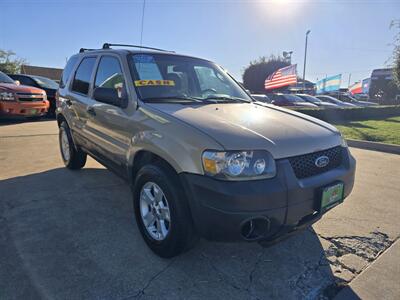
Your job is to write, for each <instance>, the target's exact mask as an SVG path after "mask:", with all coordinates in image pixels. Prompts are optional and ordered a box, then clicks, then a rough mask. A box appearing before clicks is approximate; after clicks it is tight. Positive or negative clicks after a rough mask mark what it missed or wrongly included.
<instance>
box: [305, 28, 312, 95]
mask: <svg viewBox="0 0 400 300" xmlns="http://www.w3.org/2000/svg"><path fill="white" fill-rule="evenodd" d="M310 32H311V30H307V32H306V46H305V50H304V68H303V93H304V91H305V90H306V64H307V43H308V35H309V34H310Z"/></svg>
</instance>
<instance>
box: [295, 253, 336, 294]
mask: <svg viewBox="0 0 400 300" xmlns="http://www.w3.org/2000/svg"><path fill="white" fill-rule="evenodd" d="M328 265H329V262H328V261H327V259H326V257H325V253H324V252H322V253H321V255H320V258H319V259H318V261H317V263H315V262H311V261H306V262H305V266H304V271H303V272H302V273H300V274H299V275H297V276H295V278H294V279H291V280H289V285H290V286H291V288H293V289H294V291H295V293H296V294H297V295H299V298H302V299H316V298H321V297H319V295H321V294H322V291H323V290H324V289H325V288H326V287H327V286H329V285H330V284H331V282H330V281H329V279H328V278H326V277H325V276H321V275H323V274H318V273H320V272H321V270H320V269H321V267H326V266H328ZM316 275H318V277H319V278H320V279H321V280H319V281H318V282H319V283H320V285H318V286H315V282H314V281H313V280H312V279H314V278H315V276H316ZM324 280H325V281H324Z"/></svg>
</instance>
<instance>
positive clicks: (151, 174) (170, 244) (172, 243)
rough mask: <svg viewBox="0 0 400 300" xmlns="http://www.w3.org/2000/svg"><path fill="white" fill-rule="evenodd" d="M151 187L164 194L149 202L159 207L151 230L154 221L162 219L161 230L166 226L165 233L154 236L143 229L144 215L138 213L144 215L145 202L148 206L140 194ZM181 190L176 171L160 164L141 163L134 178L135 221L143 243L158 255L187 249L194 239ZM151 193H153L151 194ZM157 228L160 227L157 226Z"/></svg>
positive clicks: (156, 224) (167, 256)
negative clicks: (158, 212)
mask: <svg viewBox="0 0 400 300" xmlns="http://www.w3.org/2000/svg"><path fill="white" fill-rule="evenodd" d="M153 184H154V185H153ZM151 188H153V189H158V188H159V189H160V190H161V192H162V194H163V196H164V197H163V198H159V200H160V199H161V200H160V201H159V202H158V203H157V201H156V200H155V199H156V197H157V196H155V197H154V200H155V201H153V202H152V203H153V205H158V206H159V209H160V210H161V209H163V211H161V213H160V215H159V216H158V218H159V219H158V220H157V219H156V220H155V222H154V229H155V231H157V230H156V229H157V228H159V227H158V225H160V223H158V221H159V222H162V221H164V229H167V233H166V234H164V235H161V236H158V238H157V237H155V235H157V234H154V233H152V231H151V230H150V231H149V230H148V228H146V225H145V223H144V217H142V215H146V214H145V213H144V211H146V205H147V206H148V204H147V201H143V199H144V198H146V197H144V198H143V197H142V194H145V193H146V190H147V191H150V192H151ZM182 190H183V189H182V187H181V183H180V181H179V178H178V176H177V174H176V173H175V172H174V171H172V170H170V168H168V167H166V166H164V165H163V164H150V165H145V166H143V167H142V168H141V169H140V170H139V172H138V174H137V176H136V178H135V183H134V186H133V206H134V210H135V216H136V223H137V225H138V227H139V230H140V233H141V234H142V237H143V239H144V240H145V242H146V244H147V245H148V246H149V248H150V249H151V250H152V251H153V252H154V253H155V254H157V255H158V256H160V257H164V258H171V257H174V256H177V255H179V254H181V253H183V252H185V251H187V250H189V249H190V248H191V247H192V246H193V245H194V244H195V242H196V240H197V235H196V233H195V231H194V226H193V222H192V218H191V215H190V210H189V207H188V204H187V202H186V199H185V197H184V193H183V192H182ZM153 192H154V191H153ZM153 194H154V195H155V193H153ZM157 195H158V194H157ZM141 202H142V204H141ZM165 204H166V205H165ZM166 207H168V211H169V221H168V218H166V217H165V213H163V212H164V211H167V210H166ZM155 211H156V209H155ZM149 212H150V210H149ZM156 213H157V212H155V214H156ZM163 215H164V216H163ZM156 218H157V217H156ZM149 223H150V222H149ZM150 227H153V226H150ZM160 227H162V226H161V225H160ZM161 231H162V230H161Z"/></svg>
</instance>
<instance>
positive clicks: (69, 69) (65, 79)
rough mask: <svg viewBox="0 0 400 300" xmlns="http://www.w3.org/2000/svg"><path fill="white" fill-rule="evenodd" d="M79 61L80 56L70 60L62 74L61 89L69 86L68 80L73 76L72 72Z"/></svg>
mask: <svg viewBox="0 0 400 300" xmlns="http://www.w3.org/2000/svg"><path fill="white" fill-rule="evenodd" d="M77 60H78V56H72V57H71V58H70V59H69V60H68V62H67V65H66V66H65V68H64V71H63V72H62V75H61V80H60V87H61V88H63V87H65V85H66V84H67V82H68V79H69V78H70V76H71V72H72V70H73V68H74V66H75V64H76V61H77Z"/></svg>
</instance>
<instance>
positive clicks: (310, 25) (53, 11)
mask: <svg viewBox="0 0 400 300" xmlns="http://www.w3.org/2000/svg"><path fill="white" fill-rule="evenodd" d="M143 3H144V1H143V0H138V1H135V0H97V1H95V0H92V1H90V0H80V1H79V0H0V15H1V17H0V49H6V50H12V51H14V52H16V53H17V55H18V56H19V57H22V58H25V59H26V60H27V61H28V62H29V63H30V64H31V65H38V66H47V67H60V68H62V67H64V65H65V62H66V59H67V58H68V57H69V56H71V55H72V54H74V53H76V52H77V51H78V50H79V48H81V47H86V48H97V47H101V45H102V44H103V43H104V42H111V43H127V44H140V40H141V36H142V43H143V45H146V46H153V47H159V48H163V49H168V50H174V51H176V52H178V53H181V54H188V55H193V56H198V57H202V58H207V59H210V60H213V61H215V62H217V63H218V64H220V65H221V66H223V67H224V68H225V69H227V70H228V71H229V72H230V73H231V74H232V75H233V76H234V77H235V78H236V79H238V80H239V81H241V80H242V74H243V70H244V68H245V67H246V66H247V65H248V64H249V62H250V61H252V60H254V59H257V58H258V57H260V56H269V55H271V54H274V55H280V54H282V52H283V51H293V55H292V63H296V64H297V72H298V74H299V75H300V76H302V74H303V64H304V47H305V33H306V31H307V30H311V33H310V34H309V37H308V51H307V67H306V79H308V80H311V81H315V80H317V79H321V78H324V77H325V76H330V75H336V74H339V73H341V74H342V86H346V87H347V85H348V80H349V74H351V78H350V82H351V83H353V82H355V81H359V80H362V79H364V78H367V77H369V76H370V74H371V71H372V70H373V69H376V68H382V67H385V66H387V65H388V63H389V64H390V61H389V58H390V56H391V53H392V50H393V46H392V45H391V43H393V39H394V36H395V33H396V31H395V29H390V22H391V21H392V20H395V19H400V0H381V1H379V0H375V1H371V0H370V1H368V0H365V1H356V0H349V1H341V0H329V1H322V0H321V1H316V0H297V1H295V0H270V1H252V0H247V1H246V0H241V1H239V0H236V1H235V0H220V1H218V0H214V1H209V0H203V1H201V0H186V1H185V0H181V1H179V0H175V1H170V0H164V1H162V0H158V1H157V0H145V6H144V19H143V32H142V30H141V29H142V12H143Z"/></svg>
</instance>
